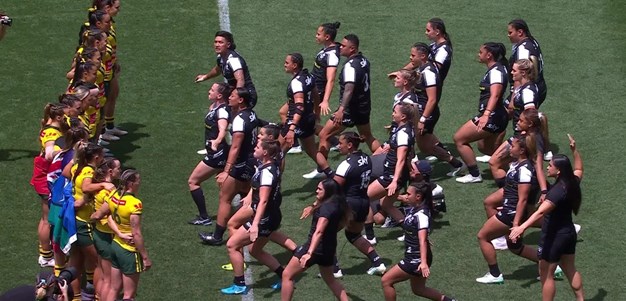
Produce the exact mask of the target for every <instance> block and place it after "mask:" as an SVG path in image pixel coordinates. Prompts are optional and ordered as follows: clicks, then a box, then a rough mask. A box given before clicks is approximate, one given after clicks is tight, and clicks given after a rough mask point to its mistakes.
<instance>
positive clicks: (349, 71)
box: [342, 60, 356, 83]
mask: <svg viewBox="0 0 626 301" xmlns="http://www.w3.org/2000/svg"><path fill="white" fill-rule="evenodd" d="M342 75H343V82H344V83H354V82H356V70H355V69H354V67H352V60H350V61H349V62H348V63H347V64H346V65H345V66H344V67H343V74H342Z"/></svg>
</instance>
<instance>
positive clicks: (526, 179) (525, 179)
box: [519, 166, 533, 184]
mask: <svg viewBox="0 0 626 301" xmlns="http://www.w3.org/2000/svg"><path fill="white" fill-rule="evenodd" d="M532 179H533V173H532V172H531V171H530V170H529V169H528V168H527V167H526V166H522V167H520V169H519V183H520V184H529V183H531V182H532Z"/></svg>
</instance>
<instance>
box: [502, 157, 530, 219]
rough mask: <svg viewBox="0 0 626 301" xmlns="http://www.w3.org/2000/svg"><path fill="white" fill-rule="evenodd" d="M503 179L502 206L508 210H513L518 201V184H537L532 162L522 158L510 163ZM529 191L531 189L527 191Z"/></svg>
mask: <svg viewBox="0 0 626 301" xmlns="http://www.w3.org/2000/svg"><path fill="white" fill-rule="evenodd" d="M504 181H505V184H504V204H503V205H502V208H503V209H504V210H508V211H510V212H515V211H516V208H517V202H518V201H519V193H518V192H519V187H518V185H520V184H531V185H532V186H535V187H536V186H537V174H536V173H535V166H534V164H533V162H532V161H530V160H524V161H522V162H513V163H511V165H510V166H509V170H508V171H507V172H506V178H504ZM531 192H532V189H531V191H529V193H531Z"/></svg>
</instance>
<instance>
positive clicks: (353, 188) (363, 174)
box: [335, 150, 372, 198]
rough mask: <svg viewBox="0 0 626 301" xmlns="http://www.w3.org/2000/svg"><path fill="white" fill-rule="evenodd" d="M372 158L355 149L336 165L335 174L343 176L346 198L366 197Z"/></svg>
mask: <svg viewBox="0 0 626 301" xmlns="http://www.w3.org/2000/svg"><path fill="white" fill-rule="evenodd" d="M371 173H372V160H371V159H370V156H368V155H367V154H365V153H363V152H362V151H361V150H357V151H355V152H353V153H351V154H349V155H348V158H346V159H345V160H344V161H343V162H341V163H340V164H339V166H338V167H337V171H335V175H337V176H340V177H342V178H344V180H345V183H344V184H343V191H344V192H345V195H346V198H350V197H362V198H367V187H368V186H369V184H370V175H371Z"/></svg>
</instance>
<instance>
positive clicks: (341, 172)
mask: <svg viewBox="0 0 626 301" xmlns="http://www.w3.org/2000/svg"><path fill="white" fill-rule="evenodd" d="M349 169H350V163H348V160H344V161H343V162H341V164H339V166H337V170H336V171H335V174H336V175H338V176H340V177H343V178H345V177H346V174H348V170H349Z"/></svg>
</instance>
